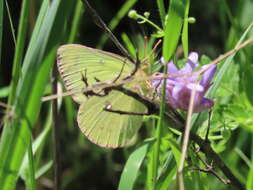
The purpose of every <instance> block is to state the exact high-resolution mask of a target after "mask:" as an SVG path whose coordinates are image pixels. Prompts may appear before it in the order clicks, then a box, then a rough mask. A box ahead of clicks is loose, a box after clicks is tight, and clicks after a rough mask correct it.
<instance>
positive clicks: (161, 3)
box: [156, 0, 166, 27]
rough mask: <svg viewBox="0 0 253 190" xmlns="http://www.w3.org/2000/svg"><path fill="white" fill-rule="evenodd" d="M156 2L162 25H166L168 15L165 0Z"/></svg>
mask: <svg viewBox="0 0 253 190" xmlns="http://www.w3.org/2000/svg"><path fill="white" fill-rule="evenodd" d="M156 4H157V7H158V10H159V14H160V19H161V23H162V26H163V27H164V23H165V16H166V12H165V7H164V1H163V0H156Z"/></svg>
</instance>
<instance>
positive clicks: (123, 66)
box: [112, 61, 126, 83]
mask: <svg viewBox="0 0 253 190" xmlns="http://www.w3.org/2000/svg"><path fill="white" fill-rule="evenodd" d="M125 65H126V61H124V63H123V65H122V67H121V70H120V72H119V74H118V76H117V77H116V78H115V79H114V80H113V81H112V83H115V82H116V81H117V80H118V79H119V78H120V76H121V74H122V72H123V70H124V68H125Z"/></svg>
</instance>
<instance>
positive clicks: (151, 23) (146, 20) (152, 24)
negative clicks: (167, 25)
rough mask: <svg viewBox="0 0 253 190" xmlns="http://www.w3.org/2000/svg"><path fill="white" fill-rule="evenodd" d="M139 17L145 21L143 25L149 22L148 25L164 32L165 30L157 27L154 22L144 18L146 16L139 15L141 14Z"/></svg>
mask: <svg viewBox="0 0 253 190" xmlns="http://www.w3.org/2000/svg"><path fill="white" fill-rule="evenodd" d="M138 17H139V18H140V19H142V20H143V23H145V22H147V23H149V24H150V25H151V26H153V27H154V28H156V29H157V30H158V31H160V32H163V29H161V28H160V27H159V26H157V25H156V24H155V23H153V22H152V21H150V20H149V19H147V18H146V17H144V16H142V15H139V14H138Z"/></svg>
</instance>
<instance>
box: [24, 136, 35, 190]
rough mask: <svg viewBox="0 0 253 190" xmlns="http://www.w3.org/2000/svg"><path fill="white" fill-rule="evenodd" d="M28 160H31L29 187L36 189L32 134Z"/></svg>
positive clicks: (30, 189)
mask: <svg viewBox="0 0 253 190" xmlns="http://www.w3.org/2000/svg"><path fill="white" fill-rule="evenodd" d="M28 160H29V164H28V166H29V172H28V180H27V181H28V182H29V183H27V184H26V185H27V189H29V190H35V189H36V188H35V174H34V173H35V172H34V160H33V150H32V135H31V136H30V139H29V143H28Z"/></svg>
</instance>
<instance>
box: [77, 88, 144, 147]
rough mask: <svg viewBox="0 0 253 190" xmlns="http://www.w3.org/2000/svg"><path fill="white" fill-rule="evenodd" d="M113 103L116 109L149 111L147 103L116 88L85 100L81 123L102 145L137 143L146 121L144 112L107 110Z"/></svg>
mask: <svg viewBox="0 0 253 190" xmlns="http://www.w3.org/2000/svg"><path fill="white" fill-rule="evenodd" d="M107 104H110V105H111V106H112V109H113V110H123V111H129V112H140V113H143V112H145V111H146V107H145V106H144V105H143V104H142V103H140V102H138V101H137V100H135V99H134V98H132V97H129V96H127V95H125V94H123V93H121V92H118V91H112V92H110V94H109V95H108V96H105V97H96V96H93V97H91V98H90V99H89V100H88V101H86V102H84V103H83V104H81V106H80V108H79V111H78V117H77V120H78V125H79V127H80V129H81V131H82V132H83V133H84V134H85V135H86V136H87V137H88V138H89V140H91V141H92V142H93V143H95V144H97V145H99V146H102V147H110V148H117V147H124V146H128V145H130V144H131V143H133V141H134V139H135V138H136V135H137V131H138V130H139V128H140V127H141V124H142V116H137V115H131V114H124V115H120V114H118V113H111V112H108V111H105V110H104V107H105V106H106V105H107Z"/></svg>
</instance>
